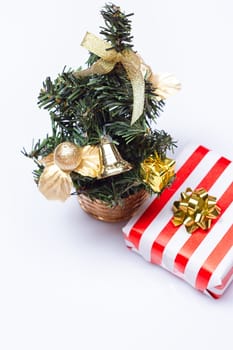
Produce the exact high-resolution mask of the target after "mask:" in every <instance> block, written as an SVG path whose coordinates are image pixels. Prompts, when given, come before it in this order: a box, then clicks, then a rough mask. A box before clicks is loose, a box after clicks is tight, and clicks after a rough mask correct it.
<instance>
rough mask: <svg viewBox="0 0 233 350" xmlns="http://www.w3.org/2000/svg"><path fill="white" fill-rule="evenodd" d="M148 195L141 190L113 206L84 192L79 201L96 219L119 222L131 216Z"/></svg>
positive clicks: (79, 196)
mask: <svg viewBox="0 0 233 350" xmlns="http://www.w3.org/2000/svg"><path fill="white" fill-rule="evenodd" d="M148 197H149V193H148V192H147V191H145V190H141V191H139V192H137V193H134V194H132V195H130V196H128V197H126V198H123V199H122V203H121V204H118V205H116V206H113V207H111V206H109V205H108V204H107V203H105V202H102V201H100V200H98V199H95V200H92V199H90V197H88V196H86V195H84V194H79V195H78V201H79V204H80V206H81V208H82V209H83V210H84V211H86V212H87V213H88V214H90V215H92V216H93V217H95V218H96V219H98V220H102V221H106V222H117V221H123V220H128V219H129V218H131V217H132V216H133V215H134V214H135V212H136V211H137V209H138V208H139V207H140V206H141V205H142V203H143V202H144V201H145V200H146V199H147V198H148Z"/></svg>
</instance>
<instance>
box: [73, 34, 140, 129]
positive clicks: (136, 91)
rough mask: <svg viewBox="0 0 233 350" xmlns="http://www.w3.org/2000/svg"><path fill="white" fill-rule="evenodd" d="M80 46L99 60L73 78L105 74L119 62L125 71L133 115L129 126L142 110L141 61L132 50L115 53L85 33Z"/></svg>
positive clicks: (106, 44)
mask: <svg viewBox="0 0 233 350" xmlns="http://www.w3.org/2000/svg"><path fill="white" fill-rule="evenodd" d="M81 45H82V46H83V47H85V48H86V49H87V50H88V51H90V52H92V53H94V54H96V55H97V56H99V57H100V59H99V60H98V61H97V62H95V63H94V64H93V65H92V66H91V67H90V68H88V69H85V70H82V71H77V72H75V73H74V76H76V77H79V76H82V77H85V76H88V75H91V74H107V73H109V72H111V71H112V70H113V68H114V67H115V65H116V63H118V62H120V63H121V64H122V65H123V67H124V68H125V70H126V73H127V75H128V77H129V79H130V82H131V85H132V89H133V113H132V119H131V124H133V123H135V122H136V121H137V120H138V118H139V117H140V116H141V115H142V113H143V109H144V93H145V82H144V76H143V74H142V72H141V59H140V57H139V56H138V55H137V54H136V53H134V52H133V51H132V50H130V49H128V50H123V51H122V52H117V51H116V50H115V49H111V44H110V43H108V42H106V41H104V40H102V39H100V38H98V37H97V36H95V35H94V34H92V33H89V32H87V33H86V35H85V37H84V39H83V41H82V43H81Z"/></svg>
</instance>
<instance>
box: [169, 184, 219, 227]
mask: <svg viewBox="0 0 233 350" xmlns="http://www.w3.org/2000/svg"><path fill="white" fill-rule="evenodd" d="M216 203H217V199H216V197H213V196H209V195H208V192H207V191H206V190H205V189H204V188H199V189H196V190H195V191H192V189H191V188H187V189H186V191H185V192H181V195H180V200H179V201H175V202H174V203H173V212H174V217H173V219H172V222H173V224H174V225H175V226H179V225H182V224H184V225H185V227H186V230H187V232H189V233H193V232H194V231H196V230H197V229H198V228H201V229H202V230H208V229H209V228H210V227H211V224H212V220H213V219H216V218H217V216H218V215H219V214H220V211H221V209H220V208H219V207H218V206H217V205H216Z"/></svg>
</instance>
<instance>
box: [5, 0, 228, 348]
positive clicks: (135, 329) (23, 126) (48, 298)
mask: <svg viewBox="0 0 233 350" xmlns="http://www.w3.org/2000/svg"><path fill="white" fill-rule="evenodd" d="M116 4H118V5H121V7H122V9H123V10H125V11H126V12H127V13H129V12H134V13H135V16H134V17H133V34H134V44H135V49H136V50H137V51H138V52H139V53H140V54H141V56H142V57H143V58H144V60H145V62H147V64H149V65H150V66H151V67H152V68H153V70H154V72H171V73H174V74H175V75H176V76H177V77H178V78H179V79H180V81H181V82H182V86H183V88H182V91H181V92H180V93H179V94H177V95H176V96H174V97H171V98H170V99H169V100H168V101H167V103H166V107H165V110H164V112H163V113H162V114H161V118H160V119H159V120H158V128H160V129H162V128H163V129H165V130H166V131H168V132H170V133H171V134H172V135H173V137H174V138H175V139H176V140H178V145H179V148H178V150H177V151H176V153H177V154H178V152H179V150H181V149H182V148H183V147H185V145H186V143H188V142H190V141H191V142H195V143H197V144H203V145H205V146H207V147H209V148H211V149H214V150H216V151H217V152H218V153H221V154H222V155H225V156H227V157H228V158H232V159H233V147H232V146H233V141H232V126H231V124H230V123H231V118H232V93H233V90H232V81H233V67H232V62H233V50H232V34H233V21H232V13H233V5H232V1H231V0H221V1H216V0H209V1H208V0H195V1H194V0H193V1H185V0H163V1H157V0H155V1H132V0H125V1H120V0H118V2H117V3H116ZM103 5H104V1H102V0H101V1H100V0H96V1H90V0H85V1H78V0H76V1H73V0H66V1H60V0H56V1H55V0H40V1H29V0H28V1H27V0H21V1H10V0H9V1H5V2H3V3H2V5H1V11H0V29H1V41H0V43H1V53H0V62H1V74H0V106H1V138H0V146H1V159H2V161H1V175H0V176H1V204H2V209H1V226H0V333H1V334H0V348H1V349H2V350H21V349H23V350H29V349H30V350H42V349H43V350H52V349H56V350H60V349H64V350H73V349H82V350H86V349H88V350H89V349H90V350H92V349H101V350H110V349H111V350H119V349H122V350H124V349H126V350H128V349H135V350H137V349H165V350H166V349H172V348H174V349H178V348H179V349H182V350H184V349H190V350H193V349H214V350H217V349H224V350H225V349H232V344H231V343H232V334H231V333H232V324H233V286H230V287H229V289H228V290H227V291H226V293H225V295H224V296H223V297H222V299H219V300H217V301H216V300H212V299H210V298H208V297H207V296H205V295H202V294H201V293H199V292H197V291H195V290H194V289H192V288H191V287H190V286H189V285H187V284H186V283H185V282H183V281H181V280H179V279H178V278H176V277H175V276H172V275H171V274H170V273H168V272H166V271H164V270H162V269H161V268H159V267H157V266H152V265H150V264H148V263H146V262H145V261H144V260H143V259H142V258H140V257H139V256H137V255H136V254H134V253H131V252H130V251H129V250H128V249H127V248H126V247H125V245H124V242H123V237H122V234H121V227H122V225H123V224H106V223H102V222H98V221H96V220H94V219H91V218H89V217H88V216H87V215H86V214H85V213H83V212H82V211H81V209H80V208H79V205H78V204H77V200H76V198H75V197H73V198H71V199H69V200H68V201H67V202H65V203H56V202H49V201H47V200H46V199H44V198H43V197H42V195H41V194H40V193H39V192H38V190H37V188H36V186H35V184H34V183H33V179H32V175H31V171H32V169H33V164H32V163H31V161H30V160H28V159H26V158H24V157H23V156H22V155H21V154H20V150H21V149H22V147H23V146H25V147H26V148H27V149H30V146H31V141H32V139H33V138H35V140H37V139H38V138H39V137H41V138H43V137H44V136H45V134H46V133H47V132H49V131H50V122H49V118H48V114H47V112H46V111H43V110H39V109H38V107H37V104H36V103H37V95H38V92H39V89H40V88H41V84H42V81H43V80H44V79H45V77H46V76H48V75H50V76H52V78H54V77H56V75H57V74H58V73H59V72H61V71H62V69H63V67H64V66H65V65H67V66H68V67H72V68H77V67H78V66H80V65H83V64H84V62H85V61H86V59H87V57H88V55H87V52H86V51H85V49H83V48H81V47H80V42H81V40H82V38H83V36H84V34H85V32H86V31H87V30H88V31H91V32H93V33H95V34H98V33H99V26H100V25H102V24H103V22H102V19H101V17H100V15H99V11H100V9H101V8H102V6H103Z"/></svg>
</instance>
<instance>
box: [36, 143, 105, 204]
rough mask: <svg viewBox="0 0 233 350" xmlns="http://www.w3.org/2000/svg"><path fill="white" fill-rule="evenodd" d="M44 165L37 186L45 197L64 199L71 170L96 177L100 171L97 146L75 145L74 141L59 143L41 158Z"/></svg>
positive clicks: (68, 189) (66, 195)
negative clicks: (52, 150)
mask: <svg viewBox="0 0 233 350" xmlns="http://www.w3.org/2000/svg"><path fill="white" fill-rule="evenodd" d="M41 163H42V164H43V165H44V166H45V168H44V170H43V173H42V174H41V176H40V179H39V183H38V188H39V190H40V192H41V193H42V194H43V195H44V196H45V197H46V198H47V199H53V200H61V201H65V200H66V199H67V198H68V197H69V196H70V193H71V190H72V187H73V182H72V179H71V176H70V173H71V172H72V171H74V172H77V173H79V174H81V175H83V176H89V177H93V178H95V177H98V176H99V175H100V172H101V166H100V158H99V147H98V146H90V145H88V146H84V147H77V146H76V145H75V144H74V143H71V142H63V143H60V144H59V145H58V146H57V147H56V148H55V150H54V152H53V153H50V154H49V155H48V156H46V157H44V158H43V159H42V160H41Z"/></svg>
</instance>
